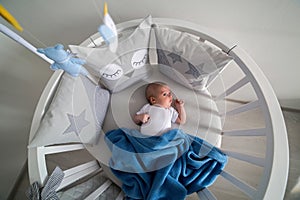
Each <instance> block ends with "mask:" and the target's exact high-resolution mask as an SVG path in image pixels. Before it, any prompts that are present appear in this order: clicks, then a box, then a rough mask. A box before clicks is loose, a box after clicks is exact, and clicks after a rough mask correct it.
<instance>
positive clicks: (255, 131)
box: [222, 128, 266, 136]
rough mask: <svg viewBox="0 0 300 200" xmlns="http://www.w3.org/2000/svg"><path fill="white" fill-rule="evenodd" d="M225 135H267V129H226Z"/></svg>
mask: <svg viewBox="0 0 300 200" xmlns="http://www.w3.org/2000/svg"><path fill="white" fill-rule="evenodd" d="M222 135H223V136H265V135H266V129H265V128H258V129H246V130H233V131H224V132H223V133H222Z"/></svg>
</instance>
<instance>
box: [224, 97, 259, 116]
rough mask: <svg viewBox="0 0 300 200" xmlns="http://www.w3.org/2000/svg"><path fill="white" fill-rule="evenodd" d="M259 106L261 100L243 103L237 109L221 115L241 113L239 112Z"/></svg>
mask: <svg viewBox="0 0 300 200" xmlns="http://www.w3.org/2000/svg"><path fill="white" fill-rule="evenodd" d="M258 106H259V101H258V100H256V101H253V102H250V103H247V104H244V105H242V106H240V107H238V108H236V109H233V110H231V111H228V112H226V113H223V114H221V117H224V116H230V115H236V114H239V113H242V112H246V111H249V110H252V109H255V108H257V107H258Z"/></svg>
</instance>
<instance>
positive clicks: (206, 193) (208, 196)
mask: <svg viewBox="0 0 300 200" xmlns="http://www.w3.org/2000/svg"><path fill="white" fill-rule="evenodd" d="M197 194H198V197H199V199H201V200H203V199H204V200H217V198H216V197H215V195H214V194H213V193H212V192H211V191H210V190H209V189H207V188H204V189H203V190H201V191H199V192H197Z"/></svg>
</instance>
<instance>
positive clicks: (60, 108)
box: [29, 73, 110, 147]
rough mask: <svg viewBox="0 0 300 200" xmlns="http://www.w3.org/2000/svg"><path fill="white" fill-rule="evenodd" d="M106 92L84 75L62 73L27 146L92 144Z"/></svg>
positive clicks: (108, 95)
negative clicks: (72, 143)
mask: <svg viewBox="0 0 300 200" xmlns="http://www.w3.org/2000/svg"><path fill="white" fill-rule="evenodd" d="M109 98H110V93H109V92H108V90H105V89H103V88H101V87H100V86H98V85H95V84H94V83H92V82H91V81H90V80H89V79H88V78H86V77H84V76H80V77H71V76H70V75H68V74H66V73H65V74H63V76H62V78H61V81H60V83H59V86H58V88H57V90H56V93H55V95H54V97H53V100H52V102H51V104H50V105H49V108H48V110H47V111H46V113H45V115H44V116H43V118H42V120H41V123H40V126H39V128H38V130H37V132H36V135H35V137H34V138H33V139H32V141H30V143H29V147H34V146H45V145H52V144H64V143H71V142H81V143H86V144H94V143H95V142H96V139H97V138H98V135H99V134H100V130H101V127H102V124H103V120H104V118H105V115H106V111H107V107H108V103H109Z"/></svg>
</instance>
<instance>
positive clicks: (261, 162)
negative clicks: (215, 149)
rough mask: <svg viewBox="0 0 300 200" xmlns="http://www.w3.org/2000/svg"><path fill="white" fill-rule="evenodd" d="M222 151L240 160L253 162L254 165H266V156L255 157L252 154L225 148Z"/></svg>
mask: <svg viewBox="0 0 300 200" xmlns="http://www.w3.org/2000/svg"><path fill="white" fill-rule="evenodd" d="M222 151H223V152H224V153H225V154H227V155H228V156H229V157H232V158H235V159H238V160H242V161H245V162H248V163H251V164H253V165H257V166H260V167H264V166H265V159H264V158H260V157H255V156H250V155H247V154H243V153H237V152H233V151H226V150H223V149H222Z"/></svg>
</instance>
